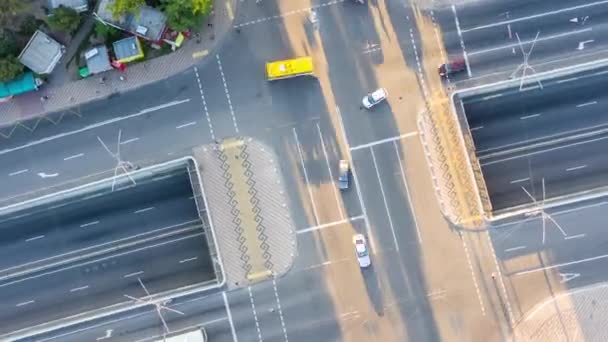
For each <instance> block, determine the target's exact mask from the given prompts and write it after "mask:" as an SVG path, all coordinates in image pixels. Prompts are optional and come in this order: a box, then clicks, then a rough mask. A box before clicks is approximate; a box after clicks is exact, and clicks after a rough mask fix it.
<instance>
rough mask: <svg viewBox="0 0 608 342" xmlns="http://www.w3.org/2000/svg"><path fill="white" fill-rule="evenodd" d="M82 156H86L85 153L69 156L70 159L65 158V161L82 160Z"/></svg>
mask: <svg viewBox="0 0 608 342" xmlns="http://www.w3.org/2000/svg"><path fill="white" fill-rule="evenodd" d="M82 156H84V153H78V154H74V155H72V156H69V157H65V158H63V160H65V161H67V160H71V159H76V158H80V157H82Z"/></svg>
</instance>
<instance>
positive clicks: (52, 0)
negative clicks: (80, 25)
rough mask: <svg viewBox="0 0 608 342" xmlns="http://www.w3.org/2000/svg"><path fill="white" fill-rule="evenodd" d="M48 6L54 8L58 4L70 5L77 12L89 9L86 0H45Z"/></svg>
mask: <svg viewBox="0 0 608 342" xmlns="http://www.w3.org/2000/svg"><path fill="white" fill-rule="evenodd" d="M47 1H48V3H49V8H51V9H55V8H57V7H59V6H63V7H70V8H73V9H75V10H76V11H77V12H85V11H87V10H88V9H89V3H88V1H87V0H47Z"/></svg>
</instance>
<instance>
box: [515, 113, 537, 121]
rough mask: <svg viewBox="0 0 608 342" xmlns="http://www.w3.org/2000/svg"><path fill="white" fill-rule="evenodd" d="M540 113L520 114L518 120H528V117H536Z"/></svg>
mask: <svg viewBox="0 0 608 342" xmlns="http://www.w3.org/2000/svg"><path fill="white" fill-rule="evenodd" d="M541 114H542V113H537V114H531V115H526V116H522V117H520V118H519V119H520V120H528V119H532V118H537V117H539V116H540V115H541Z"/></svg>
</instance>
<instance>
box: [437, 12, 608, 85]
mask: <svg viewBox="0 0 608 342" xmlns="http://www.w3.org/2000/svg"><path fill="white" fill-rule="evenodd" d="M607 15H608V6H607V3H606V2H605V1H582V0H580V1H519V0H518V1H501V2H493V1H479V2H468V3H463V4H455V5H447V6H444V7H442V8H440V9H438V10H437V11H436V17H437V19H438V21H439V23H440V24H441V27H442V29H443V36H444V41H445V46H446V50H447V54H448V55H449V56H453V57H462V56H466V59H467V61H468V66H469V68H468V69H469V71H470V74H467V73H466V72H465V73H463V74H462V75H459V76H456V79H455V80H456V81H457V84H458V83H461V85H463V86H470V85H471V84H481V83H487V82H491V81H495V80H500V79H508V78H509V77H511V76H514V77H521V76H522V75H523V69H524V67H526V66H529V67H532V68H526V75H527V76H528V77H529V76H533V75H534V73H535V72H541V71H546V70H551V69H555V68H558V67H565V66H568V65H573V64H578V63H582V62H588V61H593V60H598V59H605V58H607V57H608V54H607V53H606V49H605V48H606V44H607V43H608V40H606V38H605V37H606V34H605V33H606V30H608V26H607V25H606V19H607ZM518 37H519V40H518ZM524 55H528V57H526V58H524V57H525V56H524Z"/></svg>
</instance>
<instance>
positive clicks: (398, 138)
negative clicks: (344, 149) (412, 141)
mask: <svg viewBox="0 0 608 342" xmlns="http://www.w3.org/2000/svg"><path fill="white" fill-rule="evenodd" d="M416 135H418V132H409V133H405V134H401V135H400V136H397V137H392V138H386V139H381V140H376V141H372V142H370V143H367V144H362V145H358V146H355V147H351V148H350V150H351V151H356V150H360V149H363V148H368V147H373V146H376V145H380V144H385V143H389V142H393V141H397V140H401V139H405V138H409V137H414V136H416Z"/></svg>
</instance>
